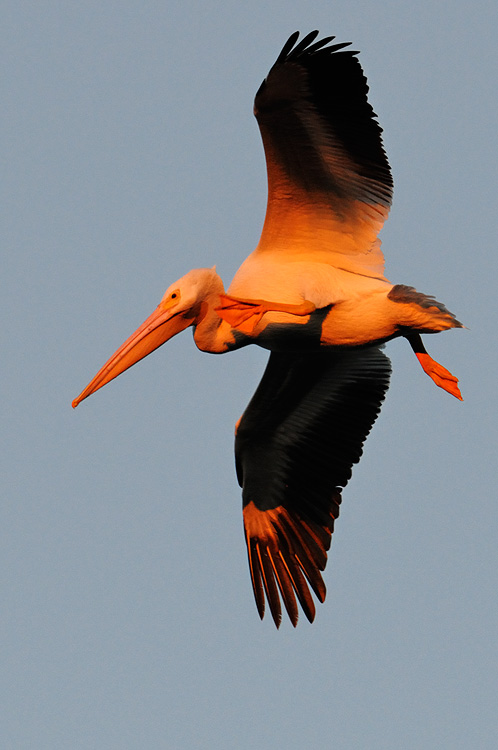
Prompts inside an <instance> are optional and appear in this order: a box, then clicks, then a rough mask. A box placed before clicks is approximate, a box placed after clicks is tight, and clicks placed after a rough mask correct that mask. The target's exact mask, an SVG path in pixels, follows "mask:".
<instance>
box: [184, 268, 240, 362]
mask: <svg viewBox="0 0 498 750" xmlns="http://www.w3.org/2000/svg"><path fill="white" fill-rule="evenodd" d="M224 292H225V288H224V286H223V281H222V280H221V278H220V277H219V276H218V274H214V275H213V276H212V277H211V279H210V283H209V286H208V288H206V289H204V293H203V296H202V299H201V301H200V302H199V309H198V313H197V315H196V317H195V320H194V322H193V327H194V341H195V343H196V346H197V348H198V349H200V350H201V351H202V352H210V353H211V354H222V353H223V352H227V351H229V350H230V349H236V348H238V347H239V346H242V344H241V343H237V342H236V341H235V338H234V336H233V332H232V328H231V326H230V324H229V323H227V322H226V321H224V320H222V319H221V318H220V316H219V315H218V313H217V312H216V308H217V307H218V306H219V305H220V294H224Z"/></svg>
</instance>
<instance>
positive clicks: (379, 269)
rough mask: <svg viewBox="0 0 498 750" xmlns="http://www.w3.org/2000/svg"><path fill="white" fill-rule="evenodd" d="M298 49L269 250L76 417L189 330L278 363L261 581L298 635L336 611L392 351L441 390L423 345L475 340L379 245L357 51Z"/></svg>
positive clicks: (168, 310) (371, 119)
mask: <svg viewBox="0 0 498 750" xmlns="http://www.w3.org/2000/svg"><path fill="white" fill-rule="evenodd" d="M317 36H318V32H317V31H312V32H311V33H309V34H308V35H307V36H305V37H304V38H302V39H301V40H300V41H298V40H299V32H295V33H294V34H292V35H291V36H290V38H289V39H288V41H287V42H286V43H285V45H284V47H283V49H282V51H281V52H280V54H279V56H278V58H277V60H276V62H275V64H274V65H273V67H272V68H271V70H270V72H269V73H268V76H267V77H266V78H265V80H264V81H263V83H262V84H261V86H260V88H259V90H258V92H257V94H256V98H255V102H254V113H255V116H256V119H257V121H258V125H259V128H260V131H261V136H262V139H263V145H264V151H265V157H266V166H267V172H268V203H267V210H266V216H265V220H264V225H263V230H262V234H261V238H260V240H259V244H258V246H257V247H256V249H255V250H254V252H253V253H252V254H251V255H249V257H248V258H247V259H246V260H245V261H244V263H243V264H242V266H241V267H240V268H239V270H238V271H237V273H236V275H235V277H234V279H233V281H232V283H231V285H230V287H229V288H228V290H227V291H226V292H225V289H224V286H223V282H222V280H221V278H220V277H219V276H218V274H217V273H216V269H215V267H213V268H201V269H196V270H193V271H190V272H189V273H187V274H186V275H185V276H183V277H182V278H181V279H179V280H178V281H176V282H175V283H174V284H172V285H171V286H170V287H169V289H167V291H166V293H165V294H164V296H163V298H162V299H161V301H160V303H159V305H158V307H157V308H156V309H155V310H154V312H153V313H152V314H151V315H150V316H149V317H148V318H147V320H146V321H145V322H144V323H143V324H142V325H141V326H140V327H139V328H138V329H137V330H136V331H135V333H133V334H132V335H131V336H130V337H129V338H128V339H127V341H125V343H124V344H123V345H122V346H121V347H120V348H119V349H118V350H117V351H116V353H115V354H113V356H112V357H111V358H110V359H109V360H108V361H107V362H106V364H105V365H104V366H103V367H102V369H101V370H100V371H99V372H98V373H97V375H96V376H95V377H94V378H93V380H92V381H91V382H90V384H89V385H88V386H87V387H86V388H85V389H84V391H83V392H82V393H81V394H80V395H79V396H78V398H77V399H75V401H73V407H75V406H77V405H78V404H79V403H80V401H82V400H83V399H85V398H87V396H89V395H90V394H92V393H94V392H95V391H96V390H98V389H99V388H101V387H102V386H103V385H105V384H106V383H109V381H111V380H112V379H113V378H115V377H117V376H118V375H119V374H120V373H122V372H124V371H125V370H126V369H127V368H129V367H131V366H132V365H134V364H135V363H136V362H138V361H139V360H141V359H142V358H143V357H146V356H147V355H148V354H150V353H151V352H152V351H154V350H155V349H157V348H158V347H159V346H161V345H162V344H164V343H165V342H166V341H168V340H169V339H170V338H171V337H172V336H175V335H176V334H177V333H180V331H183V330H185V329H186V328H188V327H189V326H191V327H192V328H193V335H194V341H195V343H196V345H197V347H198V348H199V349H200V350H201V351H204V352H211V353H215V354H221V353H223V352H229V351H232V350H234V349H238V348H240V347H242V346H247V345H248V344H258V345H259V346H261V347H263V348H265V349H268V350H269V351H270V357H269V360H268V364H267V367H266V370H265V372H264V375H263V378H262V380H261V383H260V384H259V386H258V388H257V390H256V392H255V394H254V396H253V398H252V399H251V401H250V403H249V405H248V407H247V409H246V410H245V412H244V414H243V415H242V417H241V418H240V419H239V420H238V422H237V424H236V429H235V432H236V437H235V459H236V470H237V478H238V481H239V484H240V486H241V487H242V497H243V517H244V531H245V540H246V545H247V551H248V558H249V569H250V575H251V581H252V587H253V591H254V597H255V600H256V606H257V609H258V612H259V615H260V617H261V618H263V616H264V613H265V602H266V601H267V602H268V605H269V608H270V612H271V614H272V617H273V620H274V622H275V624H276V626H277V627H279V625H280V622H281V619H282V606H281V602H283V604H284V606H285V609H286V611H287V614H288V616H289V618H290V620H291V622H292V624H293V625H294V626H295V625H296V624H297V620H298V611H299V610H298V602H299V604H300V606H301V608H302V610H303V612H304V614H305V615H306V617H307V618H308V620H309V621H310V622H312V621H313V619H314V617H315V604H314V599H313V597H312V595H311V591H313V592H314V594H315V596H316V598H317V599H318V601H320V602H323V601H324V599H325V584H324V581H323V578H322V575H321V573H322V571H323V570H324V569H325V565H326V562H327V552H328V550H329V547H330V542H331V535H332V532H333V529H334V521H335V519H336V518H337V517H338V515H339V506H340V503H341V492H342V489H343V488H344V487H345V486H346V484H347V482H348V480H349V479H350V477H351V469H352V466H353V464H355V463H357V462H358V461H359V459H360V456H361V454H362V448H363V443H364V441H365V439H366V437H367V435H368V433H369V432H370V430H371V428H372V426H373V423H374V422H375V419H376V418H377V415H378V413H379V411H380V407H381V404H382V402H383V400H384V397H385V395H386V392H387V389H388V387H389V377H390V372H391V367H390V361H389V359H388V357H387V356H386V355H385V354H384V352H383V351H382V348H383V345H384V344H385V342H387V341H389V340H390V339H393V338H395V337H398V336H403V337H404V338H406V339H407V341H408V342H409V344H410V345H411V347H412V349H413V351H414V353H415V355H416V356H417V358H418V360H419V362H420V364H421V365H422V368H423V369H424V371H425V372H426V373H427V374H428V375H429V376H430V377H431V378H432V380H433V381H434V382H435V383H436V385H438V386H440V387H442V388H443V389H445V390H446V391H448V392H449V393H450V394H452V395H453V396H455V397H456V398H458V399H461V398H462V397H461V394H460V390H459V388H458V385H457V383H458V380H457V378H456V377H454V376H453V375H452V374H451V373H450V372H449V371H448V370H446V369H445V368H444V367H442V365H440V364H438V363H437V362H436V361H435V360H433V359H432V357H431V356H430V355H429V354H428V353H427V351H426V349H425V347H424V345H423V343H422V339H421V334H426V333H437V332H439V331H444V330H447V329H449V328H461V327H462V325H461V323H459V322H458V320H456V318H455V317H454V315H453V314H452V313H450V312H449V311H448V310H447V309H446V307H445V306H444V305H443V304H442V303H441V302H438V301H437V300H436V299H434V297H431V296H428V295H426V294H423V293H421V292H418V291H416V290H415V289H414V288H413V287H411V286H406V285H403V284H391V283H390V282H389V281H388V280H387V279H386V277H385V276H384V258H383V254H382V251H381V248H380V241H379V239H378V234H379V231H380V229H381V228H382V225H383V224H384V222H385V220H386V219H387V215H388V212H389V208H390V206H391V199H392V192H393V181H392V177H391V170H390V167H389V163H388V160H387V157H386V154H385V151H384V148H383V144H382V138H381V133H382V130H381V128H380V126H379V124H378V122H377V119H376V117H377V116H376V114H375V113H374V111H373V109H372V107H371V106H370V104H369V103H368V100H367V92H368V86H367V81H366V78H365V76H364V74H363V71H362V68H361V66H360V63H359V61H358V58H357V55H358V52H355V51H352V50H351V49H347V48H348V47H349V46H350V42H347V43H343V44H331V42H332V41H333V40H334V38H335V37H333V36H328V37H325V38H323V39H320V40H317Z"/></svg>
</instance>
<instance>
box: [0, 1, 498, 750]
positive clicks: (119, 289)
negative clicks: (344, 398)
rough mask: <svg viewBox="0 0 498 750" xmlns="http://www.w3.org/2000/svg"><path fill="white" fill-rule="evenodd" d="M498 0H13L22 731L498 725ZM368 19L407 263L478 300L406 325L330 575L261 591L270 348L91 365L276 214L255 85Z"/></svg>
mask: <svg viewBox="0 0 498 750" xmlns="http://www.w3.org/2000/svg"><path fill="white" fill-rule="evenodd" d="M497 20H498V11H497V10H496V3H495V2H491V1H490V2H479V1H477V2H474V3H466V2H454V3H450V2H446V3H443V2H434V0H423V1H422V2H419V3H412V4H409V5H405V4H403V3H399V2H384V3H379V2H371V3H370V2H366V1H365V0H349V1H348V2H344V1H343V0H340V1H339V2H335V3H330V2H316V1H315V0H312V1H311V2H294V1H292V0H291V1H290V2H272V1H271V0H270V1H268V0H265V1H264V2H262V1H260V0H257V1H256V2H251V3H247V4H244V3H239V2H228V0H222V1H220V2H213V0H211V2H209V3H206V2H195V3H194V2H188V1H186V0H182V2H167V3H156V2H149V1H148V0H145V2H140V3H138V2H129V1H128V2H127V1H124V2H106V3H97V2H93V1H92V2H82V3H71V2H48V1H46V0H41V2H16V3H14V2H10V3H9V2H8V3H6V4H5V6H4V13H3V21H2V29H1V32H0V33H1V34H2V36H3V40H2V43H1V45H0V48H1V50H2V52H1V54H2V56H3V58H4V59H5V62H6V63H7V76H6V77H5V76H4V78H3V84H2V86H5V88H4V90H3V92H2V95H1V96H2V103H3V105H2V109H3V117H2V124H1V125H0V128H1V141H2V144H3V147H4V148H3V151H4V168H3V170H2V172H3V180H2V183H3V184H2V190H3V191H4V195H3V198H2V218H1V222H2V226H3V231H2V235H3V239H2V245H3V247H4V249H5V256H6V257H5V260H4V264H3V273H2V295H1V303H2V312H3V320H4V322H3V327H2V360H3V368H2V369H3V375H2V379H3V386H2V396H3V405H2V409H3V416H2V431H3V432H4V438H5V443H4V448H3V451H2V458H1V460H2V469H1V476H2V482H3V484H4V490H3V492H2V495H3V501H2V510H1V522H0V535H1V542H0V570H1V575H2V578H3V583H2V587H3V593H2V620H3V625H2V641H3V644H2V650H3V656H2V659H3V666H2V670H1V672H2V681H3V683H4V684H3V689H4V691H5V695H4V697H3V700H2V703H3V706H4V710H5V716H4V718H3V720H2V722H1V727H0V735H3V736H2V740H1V744H2V747H6V748H16V750H17V749H18V748H23V749H24V748H34V747H36V748H37V750H45V748H47V750H48V748H50V750H56V749H58V748H72V749H74V750H79V748H81V749H83V748H84V749H85V750H86V749H87V748H93V747H94V748H99V750H101V749H102V748H120V750H121V749H124V748H126V749H128V748H130V749H135V748H137V750H138V749H139V748H140V750H141V749H142V748H145V747H147V748H148V747H150V748H152V747H153V748H163V747H164V748H175V749H176V748H178V750H183V749H184V748H185V749H186V748H189V750H190V749H191V748H208V747H216V748H218V749H219V750H225V749H226V750H229V749H230V750H231V749H232V748H234V747H237V748H247V749H252V748H255V747H258V748H264V749H266V748H270V747H272V748H275V747H286V748H289V749H294V748H296V749H297V748H302V747H334V748H336V749H337V750H352V749H353V748H358V747H365V748H369V750H374V749H375V748H379V750H380V749H381V748H382V750H388V749H391V748H392V749H393V750H394V749H395V748H396V749H397V748H399V747H403V748H406V749H407V750H415V748H417V749H418V748H428V747H437V748H451V750H457V749H458V750H460V748H461V749H462V750H463V749H465V750H467V748H469V747H479V748H492V747H493V748H494V747H495V746H496V741H497V734H498V728H497V720H496V706H495V696H496V688H497V683H496V646H497V644H496V632H497V624H498V623H497V619H498V618H497V605H496V569H497V565H498V555H497V552H496V528H497V518H496V422H497V416H498V415H497V409H496V390H495V380H496V370H497V357H496V333H495V321H496V313H497V311H496V301H495V300H496V291H495V288H496V279H497V271H498V264H497V260H496V248H495V245H496V237H497V211H496V174H497V172H498V169H497V167H498V165H497V161H498V159H497V151H496V122H497V120H498V105H497V100H496V80H497V73H498V70H497V67H498V66H497V55H496V33H497ZM312 28H319V29H320V30H321V32H322V33H324V34H329V33H332V34H335V35H336V36H337V37H338V40H339V41H343V40H346V41H349V40H350V41H352V42H353V46H354V48H355V49H359V50H361V57H360V59H361V61H362V64H363V66H364V69H365V71H366V73H367V75H368V78H369V83H370V90H371V97H370V98H371V102H372V104H373V106H374V109H375V110H376V111H377V113H378V115H379V119H380V122H381V124H382V126H383V127H384V130H385V145H386V148H387V150H388V154H389V157H390V161H391V164H392V167H393V172H394V178H395V201H394V207H393V210H392V214H391V217H390V220H389V222H388V223H387V225H386V227H385V229H384V231H383V234H382V239H383V248H384V251H385V254H386V257H387V275H388V277H389V278H390V279H391V280H393V281H396V282H399V283H409V284H413V285H415V286H417V287H418V288H419V289H420V290H422V291H425V292H427V293H432V294H435V295H437V297H438V299H441V300H443V301H444V302H445V303H446V304H447V305H448V307H449V308H450V309H451V310H452V311H454V312H455V313H456V314H457V315H458V317H459V318H460V319H461V320H462V321H463V322H464V323H465V324H466V325H468V326H469V328H470V330H469V331H467V330H464V331H453V332H450V333H448V334H443V335H440V336H437V337H432V338H430V339H429V340H428V341H427V344H428V347H429V350H430V352H431V354H433V356H434V357H435V358H436V359H437V360H438V361H440V362H442V363H443V364H444V365H446V366H447V367H449V369H450V370H452V371H453V372H455V373H456V374H457V375H458V376H459V377H460V379H461V387H462V392H463V395H464V398H465V402H464V403H463V404H460V403H458V402H457V401H456V400H455V399H452V398H451V397H450V396H448V395H447V394H445V393H444V392H443V391H441V390H439V389H436V388H435V387H434V386H433V384H432V383H431V381H430V380H429V379H428V378H427V377H426V376H424V374H423V373H422V370H421V369H420V367H419V365H418V363H417V361H416V360H415V358H414V356H413V354H412V353H411V351H410V350H409V347H408V346H407V345H406V344H405V343H404V342H393V343H392V344H390V345H389V347H388V352H389V354H390V356H391V358H392V361H393V367H394V375H393V379H392V387H391V389H390V392H389V395H388V399H387V401H386V404H385V406H384V409H383V412H382V415H381V417H380V419H379V422H378V424H377V425H376V427H375V429H374V431H373V433H372V435H371V437H370V438H369V440H368V442H367V445H366V450H365V455H364V457H363V459H362V462H361V464H360V465H359V466H358V467H357V468H356V471H355V474H354V478H353V480H352V482H351V483H350V485H349V486H348V488H347V490H346V491H345V492H344V503H343V512H342V515H341V519H340V521H339V522H338V523H337V525H336V532H335V534H334V540H333V544H332V548H331V555H330V558H329V565H328V568H327V571H326V574H325V579H326V583H327V586H328V596H327V600H326V603H325V604H324V605H323V606H319V607H318V611H317V618H316V621H315V623H314V624H313V625H311V626H310V625H309V624H308V623H307V622H306V621H305V619H304V618H301V622H300V624H299V626H298V628H297V630H294V629H293V628H292V627H291V626H290V625H289V624H288V623H284V624H283V625H282V627H281V629H280V631H279V632H276V631H275V628H274V626H273V623H272V622H271V619H267V620H265V622H264V623H263V624H262V623H261V622H260V621H259V618H258V616H257V612H256V609H255V606H254V602H253V600H252V593H251V588H250V582H249V575H248V570H247V563H246V556H245V548H244V540H243V536H242V522H241V510H240V495H239V489H238V486H237V484H236V480H235V474H234V469H233V455H232V434H233V424H234V422H235V420H236V418H237V417H238V416H239V415H240V413H241V411H242V410H243V408H244V406H245V404H246V403H247V401H248V399H249V397H250V395H251V394H252V392H253V390H254V389H255V387H256V385H257V383H258V381H259V378H260V376H261V373H262V371H263V367H264V363H265V360H266V356H267V355H266V353H265V352H263V351H262V350H258V349H256V348H249V349H247V350H242V351H240V352H237V353H233V354H231V355H229V356H226V357H213V356H211V357H209V356H206V355H203V354H201V353H200V352H198V351H197V350H196V349H195V347H194V345H193V342H192V340H191V336H190V335H189V334H188V333H187V334H184V335H183V336H181V337H178V338H177V339H176V340H173V341H172V342H170V343H169V344H168V345H167V346H166V347H164V348H163V349H161V350H160V351H159V352H157V353H155V354H154V355H152V356H151V357H149V358H148V359H147V360H146V361H144V362H142V363H141V364H140V365H138V366H137V367H136V368H134V369H132V370H131V371H129V372H128V373H126V374H125V375H122V376H121V377H120V378H119V379H118V380H117V381H115V382H114V383H112V384H111V385H110V386H107V387H106V388H105V389H103V390H102V391H100V392H99V393H98V394H96V395H95V396H93V397H92V398H91V399H90V400H89V401H87V402H85V403H84V404H83V405H82V406H81V407H79V409H78V410H77V411H76V412H73V411H72V410H71V407H70V402H71V399H72V398H74V397H75V396H76V395H77V394H78V393H79V391H80V390H81V388H82V387H83V386H84V385H85V384H86V383H87V382H88V380H89V379H90V378H91V376H93V374H94V373H95V372H96V370H97V369H98V368H99V367H100V365H101V364H102V363H103V361H104V360H105V359H107V357H108V356H109V355H110V354H111V353H112V352H113V351H114V350H115V349H116V347H117V346H118V345H119V344H121V343H122V341H123V340H124V339H125V338H126V337H127V336H128V335H129V333H131V332H132V331H133V330H134V329H135V328H136V326H137V325H138V324H139V323H140V322H141V321H142V320H143V319H144V318H145V317H146V315H147V314H148V313H149V312H150V311H151V310H152V309H153V307H154V306H155V305H156V304H157V302H158V301H159V299H160V297H161V295H162V293H163V291H164V289H165V288H166V287H167V286H168V285H169V284H170V283H171V282H172V281H174V280H175V279H176V278H177V277H179V276H181V275H182V274H183V273H184V272H185V271H186V270H188V269H189V268H192V267H199V266H211V265H212V264H214V263H216V264H217V267H218V271H219V272H220V274H221V275H222V276H223V277H224V278H225V280H226V281H227V282H228V281H229V280H230V278H231V276H232V275H233V273H234V271H235V270H236V268H237V267H238V265H239V264H240V262H241V261H242V260H243V258H244V257H245V256H246V255H247V254H248V252H249V251H250V250H252V248H253V247H254V246H255V244H256V243H257V240H258V237H259V232H260V229H261V224H262V220H263V215H264V207H265V197H266V196H265V192H266V177H265V171H264V158H263V152H262V147H261V144H260V139H259V133H258V131H257V127H256V122H255V121H254V119H253V118H252V116H251V106H252V98H253V96H254V93H255V91H256V88H257V86H258V85H259V83H260V81H261V79H262V78H263V77H264V75H265V74H266V72H267V70H268V68H269V66H270V65H271V64H272V62H273V60H274V58H275V55H276V53H277V52H278V51H279V49H280V47H281V45H282V44H283V42H284V41H285V39H286V38H287V36H288V34H289V33H290V32H292V31H294V30H295V29H301V30H302V31H307V30H310V29H312Z"/></svg>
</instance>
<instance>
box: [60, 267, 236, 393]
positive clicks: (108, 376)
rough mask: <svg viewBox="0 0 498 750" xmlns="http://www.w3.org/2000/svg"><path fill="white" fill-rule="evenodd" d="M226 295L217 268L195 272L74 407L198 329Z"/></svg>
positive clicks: (167, 297) (176, 287)
mask: <svg viewBox="0 0 498 750" xmlns="http://www.w3.org/2000/svg"><path fill="white" fill-rule="evenodd" d="M222 291H223V284H222V282H221V279H220V277H219V276H218V274H217V273H216V269H215V268H214V267H213V268H197V269H194V270H193V271H189V273H187V274H185V276H182V278H181V279H178V281H175V283H174V284H172V285H171V286H170V287H169V288H168V289H167V290H166V292H165V293H164V296H163V298H162V300H161V301H160V303H159V305H158V306H157V308H156V309H155V310H154V312H153V313H152V315H149V317H148V318H147V320H146V321H145V322H144V323H142V325H141V326H140V327H139V328H137V330H136V331H135V333H133V334H132V335H131V336H130V337H129V338H128V339H127V340H126V341H125V342H124V344H123V345H122V346H120V347H119V349H118V350H117V351H116V352H115V353H114V354H113V355H112V357H111V358H110V359H109V360H108V361H107V362H106V363H105V365H104V366H103V367H102V368H101V369H100V370H99V372H98V373H97V374H96V375H95V377H94V378H93V380H92V381H91V382H90V383H89V384H88V385H87V387H86V388H85V390H84V391H82V392H81V393H80V395H79V396H78V398H76V399H75V400H74V401H73V407H75V406H78V404H79V403H80V401H83V399H85V398H87V396H90V395H91V394H92V393H95V391H97V390H98V389H99V388H102V386H103V385H106V383H109V381H110V380H113V379H114V378H116V377H117V376H118V375H121V373H122V372H124V371H125V370H127V369H128V368H129V367H131V366H132V365H134V364H135V363H136V362H139V361H140V360H141V359H143V358H144V357H146V356H147V355H148V354H150V353H151V352H153V351H154V350H155V349H157V348H158V347H159V346H161V345H162V344H165V343H166V341H169V339H170V338H172V337H173V336H175V335H176V334H177V333H180V331H184V330H185V328H188V327H189V326H192V325H194V326H195V325H196V324H197V323H198V322H199V320H200V319H201V318H202V317H203V316H204V315H205V307H206V304H208V303H209V301H210V298H212V297H214V296H216V295H219V294H220V292H222Z"/></svg>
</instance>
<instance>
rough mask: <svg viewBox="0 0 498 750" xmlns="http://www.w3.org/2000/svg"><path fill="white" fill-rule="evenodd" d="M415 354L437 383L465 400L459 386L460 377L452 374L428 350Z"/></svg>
mask: <svg viewBox="0 0 498 750" xmlns="http://www.w3.org/2000/svg"><path fill="white" fill-rule="evenodd" d="M415 355H416V357H417V359H418V361H419V362H420V364H421V365H422V369H423V370H424V372H425V373H427V375H428V376H429V377H430V378H432V380H433V381H434V382H435V384H436V385H438V386H439V387H440V388H443V389H444V390H445V391H448V393H451V395H452V396H455V398H458V399H459V400H460V401H463V398H462V394H461V393H460V388H459V387H458V378H456V377H455V376H454V375H452V374H451V372H450V371H449V370H447V369H446V367H443V365H440V364H439V362H436V360H435V359H432V357H431V356H430V354H427V352H415Z"/></svg>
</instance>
